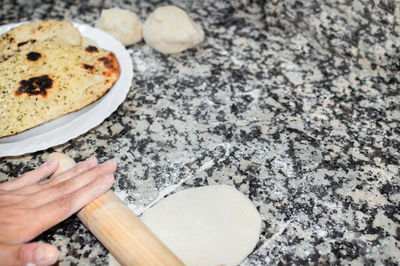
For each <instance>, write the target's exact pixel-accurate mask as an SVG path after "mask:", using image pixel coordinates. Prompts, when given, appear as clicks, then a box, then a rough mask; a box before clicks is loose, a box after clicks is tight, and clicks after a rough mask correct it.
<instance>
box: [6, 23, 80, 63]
mask: <svg viewBox="0 0 400 266" xmlns="http://www.w3.org/2000/svg"><path fill="white" fill-rule="evenodd" d="M48 39H53V40H55V41H58V42H61V43H65V44H71V45H81V44H82V37H81V34H80V32H79V31H78V29H76V28H75V27H74V26H73V25H72V24H71V23H70V22H68V21H57V20H42V21H38V22H33V23H27V24H22V25H20V26H18V27H16V28H14V29H12V30H10V31H9V32H7V33H5V34H3V35H1V36H0V62H1V61H3V60H6V59H7V58H9V57H10V56H12V55H14V54H16V53H19V52H21V51H23V50H25V49H30V46H32V45H34V44H35V43H36V42H43V41H46V40H48Z"/></svg>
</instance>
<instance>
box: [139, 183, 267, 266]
mask: <svg viewBox="0 0 400 266" xmlns="http://www.w3.org/2000/svg"><path fill="white" fill-rule="evenodd" d="M140 219H141V220H142V221H143V222H144V223H145V224H146V225H147V226H148V227H149V228H150V230H152V231H153V233H154V234H155V235H157V236H158V237H159V238H160V240H161V241H162V242H163V243H164V244H165V245H166V246H167V247H169V248H170V249H171V250H172V251H173V252H174V253H175V254H176V255H177V256H178V257H179V258H180V259H181V260H182V261H183V263H185V264H186V265H188V266H192V265H206V266H208V265H238V264H239V263H240V262H241V261H242V260H243V259H244V258H246V257H247V255H249V254H250V253H251V252H252V251H253V249H254V247H255V246H256V244H257V242H258V239H259V235H260V232H261V218H260V215H259V213H258V211H257V209H256V208H255V207H254V205H253V203H252V202H251V201H250V200H249V199H248V198H247V197H246V196H245V195H243V194H242V193H241V192H239V191H238V190H236V189H234V188H233V187H230V186H226V185H218V186H204V187H199V188H192V189H187V190H184V191H181V192H178V193H176V194H173V195H171V196H169V197H167V198H166V199H163V200H161V201H160V202H159V203H157V204H156V205H155V206H153V207H152V208H150V209H149V210H148V211H146V212H145V213H144V214H143V215H142V216H141V218H140Z"/></svg>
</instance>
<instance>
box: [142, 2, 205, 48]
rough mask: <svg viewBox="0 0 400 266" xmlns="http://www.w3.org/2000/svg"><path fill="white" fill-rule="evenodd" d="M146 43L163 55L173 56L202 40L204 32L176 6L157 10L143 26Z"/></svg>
mask: <svg viewBox="0 0 400 266" xmlns="http://www.w3.org/2000/svg"><path fill="white" fill-rule="evenodd" d="M143 37H144V39H145V41H146V43H147V44H148V45H149V46H150V47H152V48H154V49H156V50H157V51H159V52H161V53H163V54H175V53H179V52H182V51H183V50H186V49H188V48H191V47H194V46H196V45H197V44H199V43H201V42H202V41H203V40H204V31H203V30H202V28H201V27H200V25H198V24H196V23H195V22H193V21H192V20H191V19H190V18H189V16H188V15H187V14H186V12H185V11H183V10H182V9H180V8H178V7H176V6H164V7H159V8H157V9H156V10H155V11H154V12H153V13H152V14H151V15H150V16H149V17H148V18H147V19H146V21H145V22H144V24H143Z"/></svg>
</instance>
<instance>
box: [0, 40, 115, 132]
mask: <svg viewBox="0 0 400 266" xmlns="http://www.w3.org/2000/svg"><path fill="white" fill-rule="evenodd" d="M119 73H120V69H119V64H118V61H117V59H116V57H115V55H114V54H113V53H112V52H109V51H106V50H103V49H100V48H98V47H96V46H93V45H90V46H87V47H84V46H76V45H71V44H67V43H61V42H59V41H57V40H52V39H50V40H46V41H40V42H39V41H37V42H35V43H33V44H31V45H30V46H29V47H27V48H26V49H24V50H23V51H20V52H19V53H16V54H14V55H12V56H11V57H9V58H8V59H7V60H5V61H3V62H0V137H4V136H10V135H14V134H17V133H20V132H23V131H24V130H27V129H30V128H32V127H35V126H38V125H40V124H43V123H45V122H48V121H50V120H53V119H56V118H58V117H60V116H62V115H65V114H68V113H71V112H74V111H77V110H80V109H82V108H84V107H85V106H87V105H89V104H91V103H93V102H95V101H96V100H98V99H99V98H101V97H102V96H103V95H104V94H105V93H106V92H107V91H108V90H109V89H110V88H111V87H112V85H113V84H114V83H115V82H116V80H117V79H118V77H119Z"/></svg>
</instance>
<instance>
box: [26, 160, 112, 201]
mask: <svg viewBox="0 0 400 266" xmlns="http://www.w3.org/2000/svg"><path fill="white" fill-rule="evenodd" d="M115 170H116V164H115V161H113V160H110V161H107V162H105V163H103V164H100V165H98V166H96V167H93V168H91V169H90V170H89V171H87V172H84V173H82V174H80V175H76V176H74V177H71V178H69V179H66V180H65V181H63V182H59V183H55V184H54V185H53V186H50V187H48V188H47V189H43V190H41V191H38V192H36V193H34V194H31V195H29V204H28V205H25V206H29V207H39V206H42V205H45V204H47V203H49V202H51V201H54V200H56V199H58V198H60V197H63V196H65V195H68V194H70V193H72V192H74V191H77V190H79V189H80V188H82V187H84V186H86V185H87V184H89V183H91V182H93V181H94V180H96V179H98V178H100V177H103V176H106V175H112V174H113V173H114V171H115ZM64 179H65V178H63V179H62V180H64Z"/></svg>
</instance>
